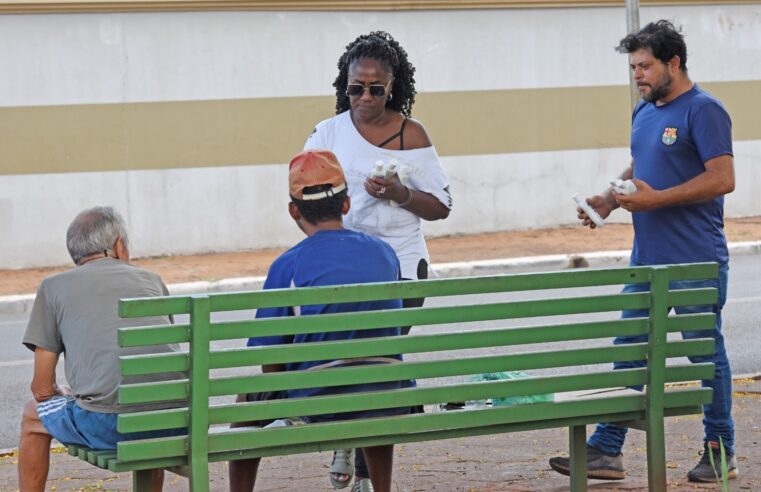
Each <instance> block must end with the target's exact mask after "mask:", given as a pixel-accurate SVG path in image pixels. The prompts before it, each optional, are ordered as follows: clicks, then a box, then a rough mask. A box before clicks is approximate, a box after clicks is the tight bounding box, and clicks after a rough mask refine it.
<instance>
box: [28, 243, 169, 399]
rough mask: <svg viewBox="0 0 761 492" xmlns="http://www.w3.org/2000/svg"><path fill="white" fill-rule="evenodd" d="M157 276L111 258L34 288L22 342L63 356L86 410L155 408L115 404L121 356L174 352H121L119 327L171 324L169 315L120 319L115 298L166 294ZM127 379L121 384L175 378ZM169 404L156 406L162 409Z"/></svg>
mask: <svg viewBox="0 0 761 492" xmlns="http://www.w3.org/2000/svg"><path fill="white" fill-rule="evenodd" d="M167 293H168V292H167V289H166V286H164V284H163V282H162V281H161V279H160V278H159V276H158V275H156V274H155V273H151V272H148V271H146V270H141V269H140V268H137V267H135V266H132V265H130V264H129V263H126V262H123V261H120V260H115V259H111V258H103V259H100V260H95V261H91V262H89V263H85V264H84V265H82V266H79V267H76V268H74V269H72V270H69V271H67V272H63V273H60V274H57V275H53V276H51V277H48V278H46V279H45V280H43V282H42V284H41V285H40V287H39V289H38V290H37V297H36V299H35V300H34V306H33V307H32V313H31V315H30V317H29V325H28V326H27V328H26V333H25V334H24V340H23V343H24V345H26V346H27V347H29V348H30V349H31V350H34V349H35V347H40V348H42V349H45V350H49V351H50V352H54V353H56V354H61V353H63V354H64V358H65V367H66V380H67V381H68V383H69V385H71V389H72V391H73V392H74V395H75V396H76V399H77V404H78V405H79V406H81V407H82V408H84V409H87V410H90V411H94V412H103V413H114V412H120V411H131V412H132V411H138V410H146V409H155V408H157V405H154V404H151V405H129V406H125V405H119V404H118V403H117V391H118V387H119V383H120V382H121V380H122V377H121V374H120V371H119V358H118V357H119V356H120V355H134V354H146V353H160V352H169V351H176V350H177V346H175V345H156V346H149V347H134V348H120V347H119V346H118V344H117V342H116V335H117V329H118V328H121V327H125V326H148V325H159V324H169V323H170V322H171V320H170V319H169V318H168V317H165V316H162V317H152V318H137V319H122V318H119V316H118V315H117V309H118V301H119V299H123V298H128V297H153V296H161V295H166V294H167ZM181 377H183V375H182V374H167V375H165V377H161V378H156V377H151V378H146V377H141V378H139V379H137V378H129V380H125V382H130V383H131V382H146V381H156V380H166V379H175V378H181ZM166 406H167V405H159V407H166Z"/></svg>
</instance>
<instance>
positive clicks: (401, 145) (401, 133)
mask: <svg viewBox="0 0 761 492" xmlns="http://www.w3.org/2000/svg"><path fill="white" fill-rule="evenodd" d="M406 125H407V117H406V116H405V117H404V119H403V120H402V128H401V129H400V130H399V131H398V132H396V133H394V134H393V135H391V136H390V137H388V138H387V139H386V140H384V141H383V142H382V143H379V144H378V147H383V146H384V145H386V144H387V143H389V142H390V141H392V140H394V139H395V138H396V137H399V150H404V127H405V126H406Z"/></svg>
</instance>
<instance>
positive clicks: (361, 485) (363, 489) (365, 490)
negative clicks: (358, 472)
mask: <svg viewBox="0 0 761 492" xmlns="http://www.w3.org/2000/svg"><path fill="white" fill-rule="evenodd" d="M351 492H374V489H373V483H372V482H371V481H370V479H369V478H361V479H359V480H357V481H356V482H354V486H353V487H352V488H351Z"/></svg>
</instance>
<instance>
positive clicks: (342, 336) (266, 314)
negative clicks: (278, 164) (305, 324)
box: [248, 229, 401, 397]
mask: <svg viewBox="0 0 761 492" xmlns="http://www.w3.org/2000/svg"><path fill="white" fill-rule="evenodd" d="M395 280H399V260H398V259H397V258H396V254H395V253H394V251H393V249H392V248H391V246H389V245H388V244H387V243H385V242H384V241H382V240H380V239H377V238H374V237H372V236H369V235H367V234H364V233H361V232H356V231H350V230H347V229H341V230H323V231H319V232H317V233H315V234H313V235H312V236H309V237H308V238H306V239H304V240H303V241H302V242H300V243H299V244H297V245H296V246H294V247H293V248H291V249H289V250H288V251H286V252H285V253H283V254H282V255H281V256H280V257H279V258H278V259H277V260H275V262H274V263H273V264H272V266H271V267H270V271H269V273H268V275H267V281H266V282H265V285H264V288H265V289H281V288H289V287H318V286H329V285H347V284H361V283H370V282H391V281H395ZM398 308H401V301H400V300H399V299H390V300H380V301H363V302H351V303H341V304H317V305H309V306H296V307H295V308H293V309H291V308H287V307H280V308H263V309H259V310H258V311H257V313H256V317H257V318H274V317H285V316H310V315H315V314H325V313H346V312H356V311H372V310H382V309H398ZM399 334H400V330H399V327H388V328H376V329H371V330H357V331H340V332H325V333H308V334H298V335H294V336H292V337H286V336H282V337H266V338H252V339H250V340H249V342H248V345H249V346H263V345H275V344H284V343H308V342H319V341H323V340H352V339H357V338H372V337H383V336H396V335H399ZM390 357H391V358H393V359H396V360H401V356H400V355H393V356H390ZM330 362H332V361H307V362H295V363H290V364H287V366H286V370H289V371H294V370H303V369H309V368H311V367H314V366H318V365H322V364H325V363H330ZM394 384H395V385H397V384H396V383H394ZM376 389H381V388H376ZM346 390H352V391H357V388H346ZM317 391H321V389H309V390H294V391H289V393H288V396H289V397H295V396H305V395H306V394H315V393H316V392H317ZM331 392H334V391H331Z"/></svg>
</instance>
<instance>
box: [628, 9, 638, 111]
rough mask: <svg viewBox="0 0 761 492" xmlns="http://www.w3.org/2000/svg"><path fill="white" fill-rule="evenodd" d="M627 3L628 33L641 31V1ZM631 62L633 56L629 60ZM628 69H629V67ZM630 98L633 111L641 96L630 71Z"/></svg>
mask: <svg viewBox="0 0 761 492" xmlns="http://www.w3.org/2000/svg"><path fill="white" fill-rule="evenodd" d="M625 1H626V32H627V33H632V32H634V31H636V30H638V29H639V0H625ZM628 59H629V60H631V56H629V58H628ZM627 68H628V67H627ZM629 97H630V98H631V103H632V111H634V108H635V107H636V106H637V103H638V102H639V99H640V95H639V90H637V84H636V83H635V82H634V74H633V73H632V71H631V70H629Z"/></svg>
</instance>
